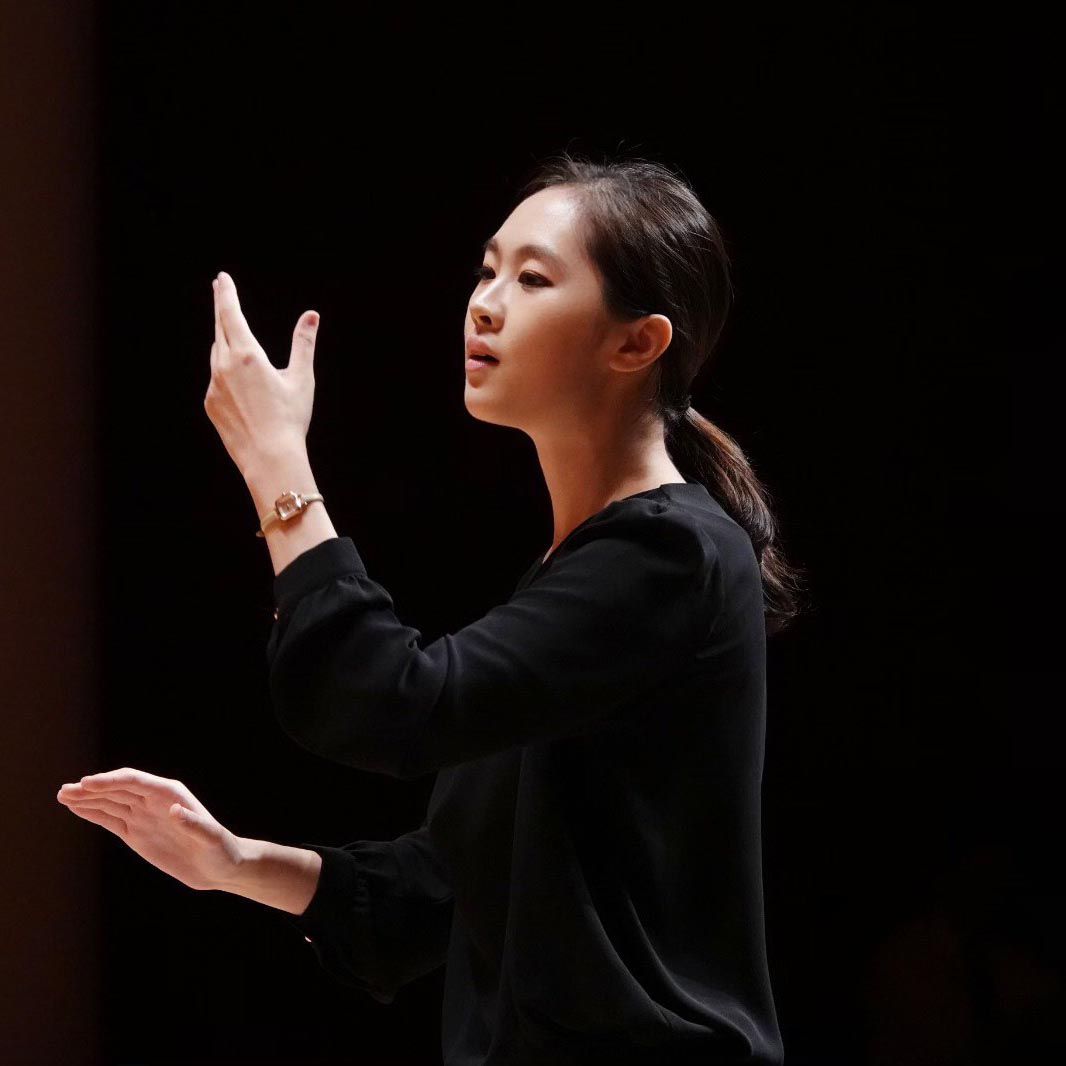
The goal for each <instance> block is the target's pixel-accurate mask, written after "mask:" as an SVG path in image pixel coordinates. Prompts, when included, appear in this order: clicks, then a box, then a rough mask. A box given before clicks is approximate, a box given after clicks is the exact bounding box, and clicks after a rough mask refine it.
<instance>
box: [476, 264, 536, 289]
mask: <svg viewBox="0 0 1066 1066" xmlns="http://www.w3.org/2000/svg"><path fill="white" fill-rule="evenodd" d="M491 273H492V267H487V266H484V265H482V266H479V267H478V268H477V269H476V270H475V271H474V277H475V278H477V279H478V280H479V281H482V280H484V279H485V278H486V277H487V276H488V275H489V274H491ZM527 277H528V278H536V279H537V283H536V285H534V286H533V287H534V288H537V287H540V288H543V286H545V285H547V284H548V282H547V281H546V280H545V279H544V278H542V277H541V276H540V275H539V274H534V273H533V272H532V271H529V270H523V271H522V273H521V274H519V275H518V281H519V284H521V285H529V284H530V283H529V282H528V281H522V278H527Z"/></svg>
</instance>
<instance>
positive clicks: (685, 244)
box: [519, 152, 803, 634]
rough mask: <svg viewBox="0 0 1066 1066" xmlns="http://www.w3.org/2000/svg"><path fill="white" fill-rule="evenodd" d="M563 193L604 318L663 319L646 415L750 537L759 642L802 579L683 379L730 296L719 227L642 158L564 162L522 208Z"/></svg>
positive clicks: (686, 188)
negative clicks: (652, 412)
mask: <svg viewBox="0 0 1066 1066" xmlns="http://www.w3.org/2000/svg"><path fill="white" fill-rule="evenodd" d="M553 185H568V186H573V187H574V190H575V193H576V194H577V197H578V201H579V203H580V206H581V222H582V227H583V230H584V232H583V235H582V236H583V239H584V242H585V247H586V251H587V254H588V255H589V258H590V259H591V260H592V262H594V263H595V264H596V266H597V268H598V269H599V271H600V274H601V275H602V278H603V283H604V298H605V301H606V303H607V307H608V310H609V311H610V313H612V314H613V315H614V316H615V317H616V318H619V319H621V320H631V319H635V318H640V317H641V316H643V315H649V314H662V315H665V316H666V317H667V318H669V319H670V324H671V326H672V328H673V335H672V338H671V341H670V345H669V347H668V348H667V349H666V351H665V352H663V354H662V355H661V356H660V357H659V359H658V360H657V362H658V365H659V368H660V372H659V374H658V378H657V387H656V392H655V406H656V414H657V416H658V417H660V418H661V419H662V421H663V423H664V427H665V440H666V445H667V450H668V451H669V453H670V456H671V458H672V459H673V461H674V463H675V464H676V465H677V468H678V469H679V470H680V471H681V473H682V474H683V475H684V476H685V477H686V478H689V479H690V480H693V481H699V482H701V483H702V484H704V485H705V486H706V487H707V490H708V492H710V493H711V495H713V496H714V498H715V499H716V500H717V501H718V502H719V503H720V504H721V505H722V507H723V508H724V509H725V510H726V512H727V513H728V514H729V515H730V517H731V518H733V520H734V521H736V522H737V523H738V524H739V525H740V526H741V527H742V528H743V529H744V530H745V531H746V532H747V534H748V536H749V537H750V539H751V543H752V547H753V548H754V549H755V555H756V558H757V559H758V560H759V565H760V567H761V569H762V578H763V598H764V602H765V604H766V626H767V632H768V633H769V634H773V633H775V632H778V631H780V630H781V629H783V628H784V627H785V626H786V625H787V624H788V623H789V621H790V620H791V619H792V618H793V617H795V616H796V615H797V614H798V613H800V611H801V610H802V607H803V605H802V603H801V601H800V597H799V592H800V590H801V589H802V588H803V584H802V581H801V579H800V575H801V573H802V571H801V570H800V569H799V568H797V567H795V566H793V565H791V564H790V563H788V562H787V561H786V559H785V557H784V555H783V553H782V550H781V547H780V544H779V541H780V535H779V533H778V530H777V523H776V521H775V519H774V515H773V513H772V511H771V508H770V494H769V493H768V491H767V489H766V488H765V486H763V485H762V483H761V482H760V481H759V479H758V477H756V475H755V471H754V470H753V469H752V466H751V463H750V462H749V461H748V459H747V458H746V457H745V455H744V453H743V451H741V449H740V447H739V446H738V444H737V442H736V441H735V440H734V439H733V438H732V437H731V436H729V434H728V433H726V432H725V431H724V430H722V429H721V428H719V427H718V426H716V425H715V424H714V423H713V422H711V421H710V419H708V418H706V417H704V416H703V415H702V414H700V413H699V412H698V411H697V410H696V409H695V408H694V407H692V406H691V394H690V391H689V390H690V389H691V387H692V381H693V379H694V378H695V377H696V375H697V373H698V372H699V371H700V369H701V368H702V367H703V365H704V364H705V363H706V362H707V360H708V359H709V358H710V355H711V353H712V351H713V350H714V348H715V346H716V344H717V343H718V339H719V337H720V336H721V333H722V329H723V328H724V326H725V320H726V316H727V315H728V313H729V309H730V307H731V306H732V300H733V287H732V282H731V280H730V263H729V257H728V255H727V253H726V248H725V241H724V239H723V237H722V233H721V231H720V229H719V226H718V223H717V222H716V221H715V219H714V218H713V217H712V216H711V215H710V213H709V212H708V211H707V209H706V208H705V207H704V206H703V204H701V203H700V201H699V199H698V197H697V196H696V194H695V192H693V190H692V188H691V186H690V185H689V183H688V182H687V181H686V180H685V179H684V177H682V176H681V175H679V174H675V173H673V172H672V171H671V170H669V169H668V168H667V167H665V166H663V165H662V164H660V163H656V162H652V161H650V160H646V159H641V158H634V157H630V158H618V159H613V160H611V159H605V160H604V161H602V162H594V161H592V160H589V159H583V158H576V157H574V156H572V155H570V154H569V153H568V152H562V153H560V154H559V155H557V156H553V157H551V158H549V159H548V160H546V161H545V162H542V163H540V164H539V165H538V166H537V167H536V169H535V171H534V172H533V175H532V177H530V178H528V179H527V180H526V181H525V183H524V184H523V185H522V187H521V190H520V194H519V199H520V200H521V199H525V198H526V197H527V196H532V195H533V193H535V192H539V191H540V190H541V189H545V188H547V187H549V186H553Z"/></svg>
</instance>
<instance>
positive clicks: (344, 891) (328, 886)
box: [289, 844, 370, 941]
mask: <svg viewBox="0 0 1066 1066" xmlns="http://www.w3.org/2000/svg"><path fill="white" fill-rule="evenodd" d="M299 846H300V847H301V848H307V849H308V850H309V851H317V852H318V854H319V855H321V856H322V869H321V870H320V871H319V874H318V885H317V886H316V888H315V894H314V895H313V896H312V897H311V902H310V903H308V904H307V907H306V908H305V909H304V911H303V913H302V914H290V915H289V918H290V920H291V921H292V922H293V923H294V924H295V925H296V927H297V928H298V929H299V930H300V931H301V932H303V933H304V935H305V936H306V937H309V938H310V939H311V940H312V941H313V940H315V939H318V938H319V937H326V936H329V935H330V934H332V935H334V936H335V935H336V933H337V929H338V927H341V926H343V925H344V924H346V923H345V921H344V917H345V916H347V915H349V914H351V912H352V911H353V910H355V911H366V910H367V909H368V908H369V902H370V900H369V892H368V890H367V885H366V882H365V881H364V880H363V878H362V877H360V876H359V871H358V869H357V868H356V864H355V863H354V862H352V859H351V856H350V855H348V854H347V852H345V851H344V849H343V848H334V847H327V846H325V845H323V844H300V845H299Z"/></svg>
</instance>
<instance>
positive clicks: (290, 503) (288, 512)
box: [255, 490, 325, 537]
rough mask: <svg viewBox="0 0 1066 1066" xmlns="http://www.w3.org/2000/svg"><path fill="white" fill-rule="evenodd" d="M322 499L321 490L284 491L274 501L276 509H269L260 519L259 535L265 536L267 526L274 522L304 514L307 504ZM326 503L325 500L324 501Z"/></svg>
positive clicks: (257, 534) (284, 520) (285, 520)
mask: <svg viewBox="0 0 1066 1066" xmlns="http://www.w3.org/2000/svg"><path fill="white" fill-rule="evenodd" d="M321 499H322V493H320V492H292V491H291V490H290V491H289V492H283V493H282V494H281V495H280V496H279V497H278V498H277V499H276V500H275V501H274V510H273V511H269V512H268V513H267V514H265V515H263V517H262V518H261V519H260V520H259V529H257V530H256V534H255V535H256V536H257V537H265V536H266V530H267V528H268V527H269V526H270V525H272V524H273V523H274V522H287V521H288V520H289V519H290V518H292V517H293V516H294V515H298V514H302V513H303V512H304V511H306V510H307V505H308V504H311V503H314V502H315V501H316V500H321ZM322 502H323V503H325V500H323V501H322Z"/></svg>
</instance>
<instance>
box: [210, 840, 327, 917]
mask: <svg viewBox="0 0 1066 1066" xmlns="http://www.w3.org/2000/svg"><path fill="white" fill-rule="evenodd" d="M237 844H238V848H237V854H238V858H237V862H236V863H235V865H234V867H233V869H232V871H231V873H230V875H229V877H228V878H227V880H226V883H225V884H220V885H218V888H219V889H220V890H221V891H223V892H230V893H232V894H234V895H236V896H243V897H244V898H245V899H251V900H255V901H256V902H257V903H262V904H264V905H265V906H267V907H275V908H277V909H278V910H283V911H286V912H287V913H289V914H295V915H299V914H303V912H304V911H305V910H306V909H307V906H308V904H309V903H310V902H311V898H312V897H313V896H314V894H315V891H316V889H317V887H318V876H319V871H320V870H321V868H322V857H321V856H320V855H319V854H318V852H317V851H311V850H310V849H308V848H294V847H289V846H288V845H286V844H275V843H274V842H273V841H270V840H255V839H253V838H251V837H238V838H237Z"/></svg>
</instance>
